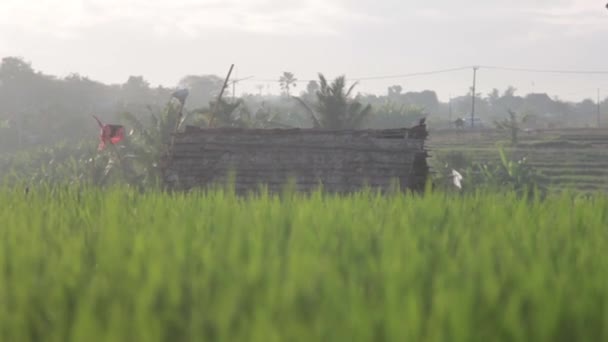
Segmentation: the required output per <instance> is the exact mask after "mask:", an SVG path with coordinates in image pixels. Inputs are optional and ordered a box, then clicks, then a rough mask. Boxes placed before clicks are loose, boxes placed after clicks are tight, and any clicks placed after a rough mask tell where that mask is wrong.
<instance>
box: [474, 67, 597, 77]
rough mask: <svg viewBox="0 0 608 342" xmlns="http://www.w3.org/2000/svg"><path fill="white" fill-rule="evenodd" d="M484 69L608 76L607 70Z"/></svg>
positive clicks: (491, 68)
mask: <svg viewBox="0 0 608 342" xmlns="http://www.w3.org/2000/svg"><path fill="white" fill-rule="evenodd" d="M480 68H482V69H490V70H504V71H518V72H532V73H546V74H579V75H608V71H606V70H555V69H528V68H513V67H502V66H488V65H482V66H480Z"/></svg>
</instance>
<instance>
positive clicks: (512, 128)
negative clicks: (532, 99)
mask: <svg viewBox="0 0 608 342" xmlns="http://www.w3.org/2000/svg"><path fill="white" fill-rule="evenodd" d="M507 112H508V113H509V118H508V119H505V120H501V121H496V122H495V125H496V128H498V129H500V130H505V131H508V132H509V134H510V138H511V145H517V143H518V142H519V132H520V131H521V130H522V128H521V127H522V125H524V124H526V123H527V122H528V121H530V120H531V119H532V117H533V116H532V115H531V114H526V115H524V116H523V117H522V118H521V119H519V118H518V116H517V113H515V112H514V111H512V110H511V109H509V110H507Z"/></svg>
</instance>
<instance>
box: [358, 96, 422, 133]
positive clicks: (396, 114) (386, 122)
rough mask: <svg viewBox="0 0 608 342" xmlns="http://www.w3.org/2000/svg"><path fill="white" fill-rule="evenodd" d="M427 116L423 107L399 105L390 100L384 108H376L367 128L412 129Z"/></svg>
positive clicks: (370, 116) (369, 118)
mask: <svg viewBox="0 0 608 342" xmlns="http://www.w3.org/2000/svg"><path fill="white" fill-rule="evenodd" d="M427 115H428V114H426V113H425V111H424V109H423V108H421V107H416V106H411V105H409V106H408V105H405V104H402V105H398V104H397V103H396V102H394V101H391V100H388V101H386V102H385V103H384V104H383V105H382V106H380V107H375V108H374V110H373V112H372V113H371V114H370V115H369V117H368V120H367V123H366V125H365V126H366V127H369V128H373V129H388V128H397V127H411V126H415V125H416V124H417V123H418V121H419V120H420V119H421V118H423V117H426V116H427Z"/></svg>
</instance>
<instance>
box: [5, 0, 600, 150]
mask: <svg viewBox="0 0 608 342" xmlns="http://www.w3.org/2000/svg"><path fill="white" fill-rule="evenodd" d="M604 6H605V4H604V3H603V2H602V1H596V0H555V1H547V0H539V1H534V2H530V1H523V0H519V1H510V2H508V3H506V2H504V1H497V0H488V1H472V0H465V1H460V2H454V1H447V0H438V1H434V2H432V3H429V2H424V1H393V0H384V1H373V2H372V1H362V0H357V1H345V0H344V1H342V0H332V1H327V0H323V1H321V0H303V1H285V0H284V1H278V0H251V1H247V2H244V1H211V0H209V1H194V0H176V1H171V2H166V1H157V0H148V1H141V0H126V1H122V0H121V1H119V0H108V1H101V0H62V1H42V0H28V1H21V0H3V1H2V2H0V56H2V57H3V59H2V64H1V66H0V130H1V131H0V143H1V144H2V149H3V150H11V149H13V148H14V147H16V146H17V147H19V148H26V147H28V146H38V145H45V144H54V143H57V142H60V141H65V140H68V141H80V140H83V139H85V140H87V139H94V138H95V134H96V132H97V129H98V127H97V126H96V123H95V121H93V120H92V118H91V115H97V116H99V117H100V118H102V119H104V120H105V121H108V122H110V121H111V122H121V120H122V117H121V115H122V114H123V113H126V112H128V113H132V114H134V115H136V116H140V117H142V116H145V115H147V114H149V113H150V112H155V111H156V112H158V111H160V110H162V108H163V107H164V106H165V105H166V104H167V102H168V101H169V99H170V94H171V92H172V91H174V90H175V89H177V88H184V87H185V88H189V89H190V91H191V95H190V97H189V98H188V102H187V109H189V110H195V109H197V108H204V107H208V106H209V102H210V101H211V100H212V99H213V98H214V97H215V96H217V93H218V92H219V91H220V88H221V85H222V81H223V78H224V77H225V74H226V72H227V70H228V67H229V66H230V64H232V63H234V64H235V70H234V73H233V75H232V80H240V81H239V82H237V83H231V84H230V86H229V87H228V89H227V93H226V99H227V100H228V101H233V102H236V101H237V100H238V99H242V103H241V105H240V109H239V110H240V111H242V112H246V113H248V114H251V113H257V112H259V111H265V112H271V113H273V115H275V116H276V117H277V120H278V121H280V122H281V123H283V124H285V125H288V126H295V127H307V126H310V124H311V123H310V122H308V121H307V118H306V113H305V111H304V110H303V109H302V108H301V106H299V105H298V103H296V102H295V101H293V100H292V99H291V98H290V95H296V96H302V97H303V98H304V99H306V100H308V101H309V102H314V94H315V91H316V88H315V84H314V82H313V81H315V80H317V79H318V78H317V75H318V73H319V72H321V73H323V74H324V75H326V76H327V77H328V78H329V79H333V78H334V77H337V76H339V75H345V76H346V78H347V81H348V82H349V85H350V84H352V83H353V82H355V81H358V85H357V87H356V88H355V95H356V96H357V100H358V101H360V102H361V103H363V104H371V105H372V108H373V111H372V115H371V116H370V118H369V119H368V120H366V123H365V127H373V128H388V127H395V126H406V125H410V124H412V123H415V122H416V121H417V120H418V119H419V118H420V117H428V120H429V122H430V123H431V124H433V125H434V126H431V127H432V128H433V127H436V128H440V127H449V125H450V122H452V121H453V120H455V119H456V118H458V117H468V116H470V112H471V102H472V101H471V100H472V98H471V86H472V78H473V66H480V69H479V70H478V72H477V88H476V106H477V107H476V116H478V117H479V118H480V119H481V120H482V121H483V122H484V124H485V125H486V126H487V127H491V126H492V125H493V122H494V121H496V120H501V119H503V118H504V117H506V116H507V110H508V109H511V110H514V111H517V112H518V113H520V114H521V115H522V116H523V115H527V116H528V117H534V118H536V120H530V121H529V122H528V125H529V126H538V127H544V128H547V127H589V126H597V125H598V115H597V111H598V109H597V105H598V99H599V102H601V104H602V105H601V109H600V115H599V117H600V123H599V124H600V125H601V124H602V121H603V118H605V117H606V108H607V107H608V103H607V100H606V99H607V96H608V71H606V62H605V56H606V55H608V34H607V33H608V25H606V20H608V13H607V11H606V9H605V8H604ZM285 72H289V73H292V75H293V78H292V84H291V86H290V91H289V92H290V93H291V94H287V92H286V91H285V89H284V87H282V86H281V83H280V81H279V79H280V77H281V75H283V74H284V73H285ZM317 86H318V85H317ZM606 119H608V118H606Z"/></svg>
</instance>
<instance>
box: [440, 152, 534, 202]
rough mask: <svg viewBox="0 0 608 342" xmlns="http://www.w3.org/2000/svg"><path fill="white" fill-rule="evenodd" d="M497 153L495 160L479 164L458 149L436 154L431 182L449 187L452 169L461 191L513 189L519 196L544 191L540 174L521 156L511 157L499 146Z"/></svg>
mask: <svg viewBox="0 0 608 342" xmlns="http://www.w3.org/2000/svg"><path fill="white" fill-rule="evenodd" d="M498 155H499V161H498V162H496V161H488V162H481V163H480V162H472V161H471V158H470V156H468V155H465V154H464V153H462V152H452V153H448V154H446V155H440V156H438V157H437V158H436V161H435V162H434V168H435V169H436V170H439V173H438V175H437V176H436V179H435V182H436V183H438V184H440V185H441V187H442V188H449V187H450V186H449V184H451V179H450V174H451V171H452V170H456V171H458V172H460V173H461V174H462V175H463V178H464V180H463V182H462V183H463V189H464V190H465V191H477V190H479V189H486V190H495V191H515V192H516V193H518V194H521V195H530V194H533V193H534V192H535V191H540V192H541V193H545V192H546V189H545V187H544V186H543V184H544V177H543V176H542V175H541V174H540V172H538V170H536V169H535V168H534V167H532V166H531V165H530V164H529V163H528V160H527V159H526V158H525V157H523V158H521V159H518V160H512V159H511V158H509V156H508V155H507V153H506V152H505V150H504V149H503V148H502V147H501V148H499V150H498ZM437 159H438V161H437Z"/></svg>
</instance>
